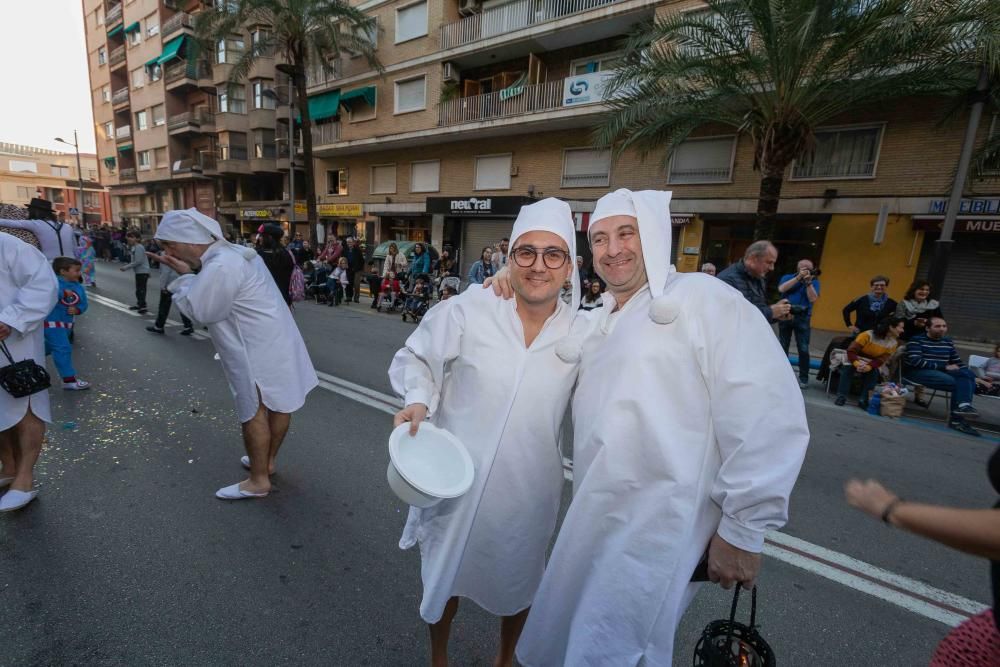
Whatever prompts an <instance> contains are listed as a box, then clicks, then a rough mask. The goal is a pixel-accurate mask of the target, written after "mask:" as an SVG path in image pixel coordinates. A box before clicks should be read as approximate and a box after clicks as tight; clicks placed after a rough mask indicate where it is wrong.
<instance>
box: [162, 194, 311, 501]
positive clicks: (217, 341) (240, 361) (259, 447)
mask: <svg viewBox="0 0 1000 667" xmlns="http://www.w3.org/2000/svg"><path fill="white" fill-rule="evenodd" d="M156 240H157V241H158V242H159V244H160V246H161V247H162V248H163V251H164V254H163V255H160V256H153V255H151V257H154V258H155V259H157V260H159V261H160V262H162V263H164V264H166V265H167V266H169V267H170V268H172V269H173V270H174V271H176V272H177V273H178V274H180V276H179V277H178V278H177V279H176V280H174V281H173V282H172V283H170V285H169V286H168V289H169V291H170V292H171V294H172V295H173V302H174V303H175V304H176V305H177V307H178V308H179V309H180V311H181V312H182V313H184V314H185V315H187V316H188V317H189V318H191V319H193V320H196V321H198V322H201V323H203V324H206V325H208V330H209V333H211V335H212V343H213V344H214V345H215V349H216V351H217V352H218V353H219V360H220V361H221V362H222V370H223V372H224V373H225V375H226V379H227V380H228V381H229V387H230V389H231V390H232V392H233V396H234V397H235V399H236V412H237V415H238V416H239V420H240V423H241V424H242V426H243V442H244V446H245V447H246V452H247V456H246V457H244V458H243V461H242V462H243V466H244V467H245V468H248V469H249V471H250V477H249V479H247V480H245V481H243V482H240V483H239V484H233V485H231V486H227V487H225V488H222V489H219V491H217V492H216V494H215V495H216V496H217V497H218V498H222V499H224V500H240V499H243V498H261V497H264V496H266V495H267V494H268V493H269V492H270V490H271V480H270V475H271V474H273V472H274V466H275V458H276V457H277V455H278V449H279V448H280V447H281V444H282V442H283V441H284V439H285V434H286V433H287V432H288V427H289V424H290V423H291V413H293V412H295V411H296V410H298V409H299V408H301V407H302V406H303V405H304V404H305V400H306V395H307V394H308V393H309V392H310V391H311V390H312V389H313V388H314V387H316V386H317V385H318V384H319V379H318V378H317V377H316V371H315V369H314V368H313V365H312V362H311V361H310V359H309V353H308V352H307V351H306V346H305V343H304V342H303V340H302V335H301V334H300V333H299V328H298V327H297V326H296V324H295V320H293V319H292V315H291V313H290V312H289V310H288V307H287V306H286V305H285V302H284V299H282V297H281V293H280V292H279V291H278V287H277V285H275V284H274V280H273V279H272V278H271V274H270V273H269V272H268V270H267V267H266V266H265V265H264V262H263V260H261V259H260V257H259V256H258V255H257V252H256V251H255V250H253V249H252V248H243V247H241V246H237V245H233V244H231V243H229V242H227V241H226V240H225V238H224V237H223V234H222V230H221V229H220V227H219V223H217V222H216V221H215V220H212V219H211V218H209V217H208V216H206V215H204V214H202V213H200V212H199V211H198V210H197V209H194V208H192V209H188V210H186V211H169V212H168V213H166V214H165V215H164V216H163V221H162V222H161V223H160V225H159V227H158V228H157V230H156ZM195 269H197V274H195V273H194V270H195Z"/></svg>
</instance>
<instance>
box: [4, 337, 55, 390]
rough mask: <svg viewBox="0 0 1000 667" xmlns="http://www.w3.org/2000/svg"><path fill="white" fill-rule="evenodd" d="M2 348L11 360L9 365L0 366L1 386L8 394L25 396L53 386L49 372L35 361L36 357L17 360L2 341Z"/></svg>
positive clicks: (8, 359)
mask: <svg viewBox="0 0 1000 667" xmlns="http://www.w3.org/2000/svg"><path fill="white" fill-rule="evenodd" d="M0 350H3V354H4V356H5V357H7V361H9V362H10V365H9V366H4V367H3V368H0V387H3V389H4V391H6V392H7V393H8V394H10V395H11V396H13V397H14V398H24V397H25V396H31V395H32V394H37V393H38V392H40V391H45V390H46V389H48V388H49V387H51V386H52V380H51V378H50V377H49V372H48V371H47V370H45V368H44V367H43V366H39V365H38V364H37V363H35V360H34V359H24V360H23V361H18V362H15V361H14V357H12V356H11V355H10V350H8V349H7V344H6V343H4V342H0Z"/></svg>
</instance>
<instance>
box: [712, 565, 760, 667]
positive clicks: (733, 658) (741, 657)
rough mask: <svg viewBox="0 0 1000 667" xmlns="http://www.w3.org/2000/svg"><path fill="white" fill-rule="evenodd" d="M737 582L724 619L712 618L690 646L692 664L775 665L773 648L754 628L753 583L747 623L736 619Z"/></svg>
mask: <svg viewBox="0 0 1000 667" xmlns="http://www.w3.org/2000/svg"><path fill="white" fill-rule="evenodd" d="M740 588H742V587H741V586H740V585H739V584H737V585H736V593H735V595H733V607H732V609H731V610H730V612H729V620H728V621H723V620H719V621H712V622H711V623H709V624H708V625H707V626H706V627H705V629H704V630H703V631H702V633H701V639H699V640H698V643H697V645H695V647H694V667H775V665H776V664H777V662H776V660H775V657H774V651H773V650H771V647H770V646H769V645H768V643H767V642H766V641H764V638H763V637H761V636H760V633H759V632H758V631H757V587H756V586H754V587H753V591H752V594H751V598H750V599H751V602H750V625H744V624H742V623H738V622H737V621H736V606H737V604H738V603H739V601H740Z"/></svg>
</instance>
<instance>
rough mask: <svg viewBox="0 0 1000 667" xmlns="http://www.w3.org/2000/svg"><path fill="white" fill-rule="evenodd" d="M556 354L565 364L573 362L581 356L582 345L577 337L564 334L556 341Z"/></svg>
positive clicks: (577, 360)
mask: <svg viewBox="0 0 1000 667" xmlns="http://www.w3.org/2000/svg"><path fill="white" fill-rule="evenodd" d="M556 356H557V357H559V358H560V359H562V360H563V361H565V362H566V363H567V364H575V363H577V362H579V361H580V359H582V358H583V345H582V344H581V343H580V341H579V340H578V339H577V338H573V337H572V336H566V337H565V338H563V339H562V340H561V341H559V342H558V343H556Z"/></svg>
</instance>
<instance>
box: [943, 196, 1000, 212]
mask: <svg viewBox="0 0 1000 667" xmlns="http://www.w3.org/2000/svg"><path fill="white" fill-rule="evenodd" d="M947 211H948V200H947V199H935V200H934V201H932V202H931V210H930V211H929V212H930V213H940V214H942V215H943V214H944V213H946V212H947ZM958 212H959V214H964V215H969V214H972V215H997V214H1000V199H963V200H962V203H961V205H960V206H959V209H958Z"/></svg>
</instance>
